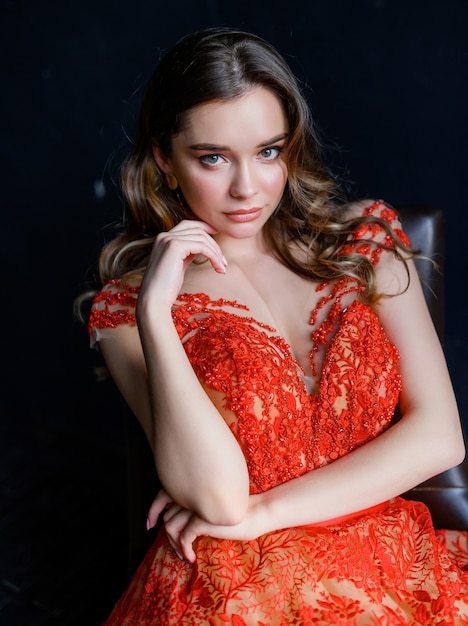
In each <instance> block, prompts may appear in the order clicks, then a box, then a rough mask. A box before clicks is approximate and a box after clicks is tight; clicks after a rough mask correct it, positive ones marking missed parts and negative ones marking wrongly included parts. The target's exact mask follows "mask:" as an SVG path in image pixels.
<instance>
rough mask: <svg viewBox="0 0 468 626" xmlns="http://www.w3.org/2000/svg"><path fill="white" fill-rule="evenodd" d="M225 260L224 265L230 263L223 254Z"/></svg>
mask: <svg viewBox="0 0 468 626" xmlns="http://www.w3.org/2000/svg"><path fill="white" fill-rule="evenodd" d="M223 261H224V265H229V263H228V262H227V259H226V257H225V256H224V255H223Z"/></svg>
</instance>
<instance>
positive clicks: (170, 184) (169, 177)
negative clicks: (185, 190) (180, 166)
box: [166, 174, 179, 191]
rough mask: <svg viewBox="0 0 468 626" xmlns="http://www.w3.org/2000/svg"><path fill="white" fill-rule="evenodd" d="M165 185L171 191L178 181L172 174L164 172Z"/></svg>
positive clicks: (175, 187) (177, 184) (174, 188)
mask: <svg viewBox="0 0 468 626" xmlns="http://www.w3.org/2000/svg"><path fill="white" fill-rule="evenodd" d="M166 185H167V186H168V187H169V189H170V190H171V191H175V190H176V189H177V187H178V186H179V182H178V180H177V178H176V177H175V176H174V174H166Z"/></svg>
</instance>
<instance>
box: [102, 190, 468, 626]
mask: <svg viewBox="0 0 468 626" xmlns="http://www.w3.org/2000/svg"><path fill="white" fill-rule="evenodd" d="M373 213H376V214H378V215H379V216H380V217H381V218H383V219H384V220H386V221H387V222H388V223H389V224H391V225H394V226H395V225H396V223H395V219H396V215H395V213H394V212H393V210H392V209H390V208H388V207H386V206H385V205H384V204H383V203H380V202H378V203H374V204H373V205H372V206H371V207H369V208H368V209H366V214H368V215H372V214H373ZM397 234H399V236H400V237H401V239H402V240H403V241H405V242H407V239H406V237H405V235H404V233H402V231H398V232H397ZM356 240H359V241H354V242H352V243H350V244H349V246H347V247H346V248H345V249H344V252H345V253H348V252H359V253H361V254H365V255H366V256H368V258H370V259H371V260H372V262H373V263H374V264H376V263H378V262H379V260H380V258H381V256H382V254H384V253H385V248H382V247H379V246H377V245H376V243H375V242H376V241H379V242H383V243H384V244H385V245H387V246H389V247H391V246H392V240H391V238H390V237H388V235H387V234H386V233H385V230H384V229H383V227H382V226H381V225H380V224H378V223H375V222H369V223H368V224H364V225H363V226H362V228H360V229H359V232H356ZM320 290H322V291H324V292H325V291H326V293H325V295H324V296H323V297H322V298H321V299H319V302H318V304H317V307H316V308H315V309H314V311H312V312H311V319H310V321H311V337H312V339H313V346H314V348H313V349H312V351H311V354H310V360H311V369H312V372H313V374H314V376H316V377H317V389H316V391H314V392H313V393H310V392H309V391H308V388H307V385H306V383H305V378H306V376H305V373H304V371H303V370H302V368H301V366H300V365H299V364H298V363H297V361H296V360H295V359H294V357H293V354H292V351H291V348H290V346H289V345H288V344H287V343H286V341H285V340H284V339H283V338H282V337H280V336H278V334H277V333H276V331H275V329H274V328H271V327H269V326H267V325H266V324H262V323H261V322H259V321H257V320H255V319H253V318H252V317H250V316H249V314H248V313H249V311H248V309H247V307H245V306H243V305H241V304H239V303H237V302H233V301H227V300H222V299H221V300H216V301H213V300H211V299H210V298H209V297H208V296H207V295H206V294H181V295H180V296H179V298H178V300H177V302H176V303H175V305H174V307H173V320H174V324H175V326H176V328H177V330H178V333H179V336H180V338H181V341H182V342H183V345H184V348H185V351H186V354H187V356H188V358H189V360H190V362H191V364H192V366H193V368H194V370H195V372H196V374H197V376H198V378H199V380H200V381H201V383H202V384H203V385H204V386H205V388H206V389H207V390H208V391H210V390H212V391H213V392H214V393H215V394H216V399H217V400H216V401H217V403H219V408H220V412H221V414H222V415H223V416H224V417H225V419H226V420H227V422H228V424H229V426H230V428H231V430H232V432H233V434H234V436H235V437H236V438H237V440H238V441H239V444H240V445H241V447H242V450H243V452H244V455H245V458H246V461H247V465H248V470H249V476H250V489H251V492H252V493H258V492H260V491H264V490H267V489H270V488H272V487H273V486H275V485H278V484H280V483H282V482H285V481H288V480H290V479H292V478H295V477H297V476H300V475H301V474H303V473H305V472H309V471H313V470H314V469H316V468H318V467H320V466H323V465H324V464H327V463H330V462H333V461H334V460H336V459H337V458H339V457H341V456H343V455H345V454H347V453H349V452H350V451H352V450H353V449H355V448H356V447H358V446H360V445H362V444H364V443H365V442H367V441H369V440H371V439H373V438H374V437H377V436H378V435H379V434H380V433H381V432H382V431H383V430H384V429H385V428H387V427H388V425H389V423H390V420H391V418H392V416H393V412H394V410H395V407H396V404H397V401H398V396H399V393H400V389H401V380H400V375H399V372H398V360H399V354H398V351H397V349H396V347H395V346H394V345H393V344H392V343H391V342H390V341H389V340H388V338H387V336H386V334H385V332H384V330H383V328H382V327H381V325H380V322H379V319H378V317H377V315H376V314H375V312H374V311H373V310H372V308H371V307H369V306H367V305H365V304H363V303H362V302H361V301H360V299H359V291H360V288H359V285H358V284H357V283H356V282H355V281H353V280H352V279H349V278H346V279H341V280H339V281H336V282H335V283H334V284H332V285H327V284H321V285H319V286H318V288H317V291H320ZM137 295H138V288H131V287H129V286H125V285H122V284H121V283H119V282H118V281H113V283H112V284H110V285H109V286H108V287H107V288H106V289H104V290H103V291H102V292H101V293H100V294H98V296H97V297H96V299H95V304H94V307H93V310H92V313H91V318H90V331H91V332H92V333H93V332H98V331H100V330H101V331H102V330H103V329H112V328H115V327H117V326H119V325H120V324H134V323H135V316H134V307H135V303H136V298H137ZM345 301H346V302H345ZM319 317H320V321H318V320H319ZM319 355H320V358H319ZM196 554H197V560H196V563H195V565H193V566H192V565H189V564H187V563H186V562H183V561H180V560H179V559H178V558H177V557H176V555H175V554H174V553H173V551H172V549H171V548H170V547H169V545H168V542H167V539H166V537H165V534H164V530H163V531H161V532H160V533H159V535H158V536H157V538H156V540H155V543H154V544H153V546H152V547H151V549H150V550H149V552H148V554H147V555H146V557H145V559H144V561H143V563H142V564H141V566H140V568H139V569H138V570H137V572H136V573H135V576H134V578H133V580H132V582H131V584H130V587H129V588H128V590H127V591H126V592H125V594H124V595H123V596H122V598H121V599H120V601H119V602H118V604H117V605H116V607H115V609H114V611H113V612H112V614H111V616H110V617H109V618H108V620H107V621H106V625H107V626H110V625H114V624H122V625H123V624H126V625H129V624H140V625H149V624H151V625H154V626H155V625H164V624H174V625H175V624H178V625H180V624H185V625H187V626H188V625H190V626H191V625H193V624H209V625H211V626H215V625H220V626H221V625H222V626H226V625H228V624H229V625H232V626H243V625H248V624H255V625H258V626H262V625H263V626H266V625H268V626H286V625H291V624H303V625H309V624H310V625H311V624H318V625H323V626H325V625H331V624H333V625H342V626H345V625H365V626H372V625H381V626H384V625H385V626H387V625H400V624H401V625H403V624H413V625H416V624H425V625H429V624H431V625H432V624H444V625H449V624H468V569H467V564H468V535H467V534H466V533H465V534H464V533H455V532H453V531H450V533H449V532H448V531H447V532H439V533H436V532H435V531H434V528H433V526H432V521H431V517H430V514H429V512H428V510H427V508H426V507H425V506H424V505H423V504H421V503H417V502H408V501H406V500H403V499H401V498H396V499H394V500H392V501H391V502H389V503H384V504H382V505H381V506H378V507H373V509H372V510H368V511H365V512H361V513H359V514H356V515H354V516H347V517H346V518H345V519H342V520H340V521H339V523H338V522H337V521H336V520H335V521H331V522H329V523H328V524H326V523H325V524H322V525H314V526H306V527H300V528H292V529H285V530H281V531H276V532H273V533H268V534H267V535H264V536H262V537H259V538H258V539H256V540H254V541H248V542H242V541H227V540H218V539H213V538H210V537H203V538H199V539H198V540H197V542H196Z"/></svg>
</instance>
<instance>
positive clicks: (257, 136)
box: [154, 87, 289, 239]
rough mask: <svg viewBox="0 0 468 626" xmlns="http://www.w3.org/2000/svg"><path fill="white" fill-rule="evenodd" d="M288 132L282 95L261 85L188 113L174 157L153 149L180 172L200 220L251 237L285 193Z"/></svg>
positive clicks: (168, 168)
mask: <svg viewBox="0 0 468 626" xmlns="http://www.w3.org/2000/svg"><path fill="white" fill-rule="evenodd" d="M288 130H289V129H288V123H287V119H286V116H285V114H284V111H283V107H282V105H281V102H280V100H279V99H278V97H277V96H276V95H275V94H273V93H272V92H271V91H268V90H267V89H264V88H263V87H258V88H255V89H253V90H252V91H249V92H248V93H246V94H245V95H244V96H241V97H240V98H236V99H233V100H229V101H225V102H211V103H208V104H204V105H201V106H199V107H196V108H194V109H193V110H191V111H189V112H188V114H187V118H186V120H185V124H184V126H183V130H181V131H180V132H179V133H178V134H177V135H175V136H174V137H173V139H172V151H171V155H170V156H166V155H164V154H163V153H162V152H161V150H159V149H158V148H155V150H154V156H155V159H156V162H157V164H158V166H159V167H160V169H161V170H162V171H163V172H164V173H171V174H174V176H176V178H177V180H178V182H179V185H180V189H181V191H182V193H183V195H184V198H185V200H186V202H187V203H188V205H189V207H190V209H191V210H192V212H193V213H194V215H195V217H196V218H197V219H199V220H201V221H204V222H206V223H208V224H210V226H212V227H213V228H215V229H216V230H217V231H218V233H220V234H223V235H227V236H229V237H232V238H237V239H239V238H246V237H252V236H256V235H258V234H259V233H260V232H261V229H262V227H263V226H264V224H265V222H266V221H267V220H268V218H269V217H270V216H271V215H272V213H273V212H274V210H275V209H276V207H277V206H278V203H279V201H280V199H281V197H282V194H283V191H284V187H285V185H286V180H287V175H288V171H287V166H286V163H285V160H284V152H283V151H284V148H285V145H286V142H287V137H288Z"/></svg>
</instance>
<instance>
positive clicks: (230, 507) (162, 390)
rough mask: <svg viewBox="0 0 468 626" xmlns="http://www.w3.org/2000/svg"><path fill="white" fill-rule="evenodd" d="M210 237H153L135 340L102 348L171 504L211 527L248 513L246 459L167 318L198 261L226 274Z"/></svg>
mask: <svg viewBox="0 0 468 626" xmlns="http://www.w3.org/2000/svg"><path fill="white" fill-rule="evenodd" d="M211 231H212V229H211V228H210V227H209V226H208V225H206V224H203V223H201V222H192V221H191V222H181V224H179V225H178V226H176V227H175V228H173V229H172V230H171V231H170V232H169V233H164V234H163V235H161V236H159V237H158V239H157V241H156V243H155V246H154V249H153V253H152V256H151V258H150V261H149V263H148V267H147V270H146V273H145V277H144V280H143V283H142V286H141V290H140V295H139V298H138V304H137V322H138V330H139V338H138V335H137V334H136V333H135V332H133V333H132V332H131V331H132V330H133V331H135V329H129V328H125V327H123V328H122V329H116V332H115V333H114V337H113V339H112V340H111V339H103V340H102V341H101V350H102V353H103V355H104V358H105V360H106V363H107V364H108V367H109V370H110V372H111V374H112V376H113V378H114V380H115V381H116V383H117V385H118V386H119V388H120V390H121V392H122V394H123V395H124V397H125V398H126V399H127V401H128V403H129V405H130V407H131V408H132V410H133V411H134V413H135V414H136V416H137V417H138V418H139V420H140V421H141V423H142V425H143V428H144V430H145V432H146V434H147V436H148V438H149V441H150V443H151V446H152V448H153V452H154V456H155V461H156V468H157V472H158V475H159V478H160V480H161V483H162V484H163V485H164V488H165V489H166V491H167V492H168V493H169V494H170V496H171V498H172V499H173V500H174V501H176V502H178V503H179V504H181V505H182V506H184V507H186V508H188V509H191V510H192V511H194V512H196V513H197V514H198V515H199V516H200V517H202V518H204V519H206V520H208V521H210V522H212V523H216V524H236V523H238V522H239V521H240V520H242V518H243V517H244V515H245V512H246V509H247V506H248V492H249V482H248V473H247V467H246V463H245V459H244V456H243V454H242V451H241V449H240V447H239V445H238V443H237V441H236V439H235V437H234V436H233V434H232V433H231V431H230V430H229V428H228V426H227V424H226V423H225V421H224V420H223V418H222V416H221V415H220V413H219V411H218V410H217V409H216V407H215V406H214V404H213V402H212V401H211V400H210V398H209V396H208V395H207V393H206V392H205V390H204V389H203V387H202V386H201V384H200V382H199V381H198V379H197V377H196V375H195V373H194V371H193V369H192V366H191V364H190V362H189V360H188V358H187V356H186V354H185V351H184V349H183V346H182V344H181V341H180V338H179V336H178V334H177V331H176V328H175V326H174V323H173V321H172V314H171V308H172V305H173V303H174V301H175V300H176V299H177V295H178V293H179V290H180V288H181V286H182V283H183V278H184V274H185V270H186V268H187V266H188V265H189V263H190V262H191V261H192V259H193V258H194V256H195V255H198V254H202V255H204V256H206V257H207V258H208V259H209V260H210V262H211V264H212V266H213V268H214V269H215V270H216V271H218V272H224V271H225V261H224V258H223V256H222V254H221V251H220V249H219V247H218V245H217V244H216V242H215V241H214V240H213V238H212V237H210V236H209V233H210V232H211ZM118 330H121V332H119V333H117V331H118ZM140 340H141V341H140Z"/></svg>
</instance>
